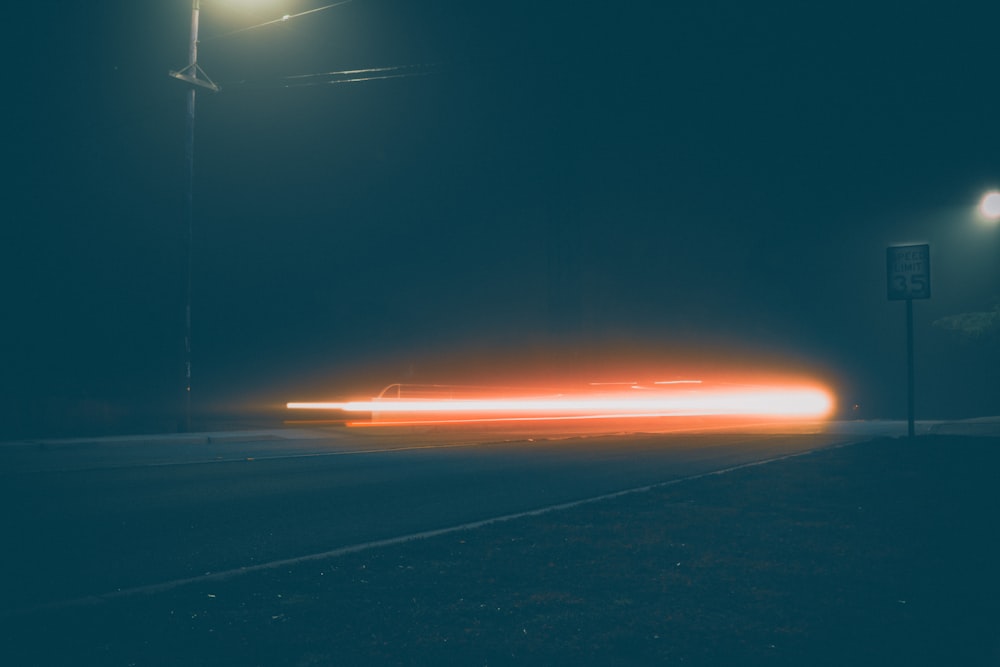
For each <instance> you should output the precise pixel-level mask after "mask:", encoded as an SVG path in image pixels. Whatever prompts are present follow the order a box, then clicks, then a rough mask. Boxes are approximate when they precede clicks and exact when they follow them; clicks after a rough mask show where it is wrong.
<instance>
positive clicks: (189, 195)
mask: <svg viewBox="0 0 1000 667" xmlns="http://www.w3.org/2000/svg"><path fill="white" fill-rule="evenodd" d="M200 4H201V0H192V3H191V41H190V43H189V45H188V64H187V67H185V68H184V69H181V70H177V71H173V70H171V71H170V72H168V73H169V75H170V76H172V77H173V78H175V79H179V80H181V81H183V82H185V83H186V84H188V90H187V122H186V124H185V130H186V133H185V141H184V163H185V167H186V170H187V178H186V187H185V192H184V209H185V211H184V218H185V221H184V222H185V233H184V246H185V254H186V255H187V267H186V283H187V284H186V287H185V295H184V296H185V299H184V300H185V303H184V386H183V390H182V391H183V394H182V399H181V400H182V403H183V416H182V423H181V430H183V431H185V432H188V431H190V430H191V299H192V292H193V290H192V282H193V268H194V253H193V250H194V117H195V101H196V96H197V92H198V89H199V88H203V89H205V90H209V91H211V92H213V93H217V92H219V87H218V86H217V85H216V84H215V83H214V82H213V81H212V80H211V79H209V78H208V75H206V74H205V72H204V71H203V70H202V69H201V67H199V66H198V18H199V14H200V10H201V8H200Z"/></svg>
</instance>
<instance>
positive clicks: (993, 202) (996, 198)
mask: <svg viewBox="0 0 1000 667" xmlns="http://www.w3.org/2000/svg"><path fill="white" fill-rule="evenodd" d="M979 212H980V213H981V214H982V216H983V217H984V218H986V219H987V220H1000V192H998V191H996V190H993V191H991V192H987V193H986V194H985V195H983V198H982V200H981V201H980V202H979Z"/></svg>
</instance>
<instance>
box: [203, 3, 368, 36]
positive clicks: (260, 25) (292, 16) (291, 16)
mask: <svg viewBox="0 0 1000 667" xmlns="http://www.w3.org/2000/svg"><path fill="white" fill-rule="evenodd" d="M349 2H354V0H341V1H340V2H334V3H333V4H329V5H326V6H324V7H317V8H316V9H307V10H306V11H304V12H299V13H298V14H285V15H284V16H282V17H281V18H276V19H273V20H271V21H264V22H263V23H258V24H256V25H251V26H247V27H246V28H239V29H238V30H233V31H230V32H224V33H222V34H220V35H212V36H211V37H207V38H205V39H202V40H200V41H202V42H209V41H214V40H217V39H222V38H224V37H232V36H233V35H239V34H241V33H244V32H249V31H251V30H257V29H258V28H264V27H266V26H269V25H275V24H276V23H287V22H288V21H291V20H292V19H297V18H299V17H301V16H305V15H307V14H315V13H316V12H322V11H326V10H327V9H333V8H334V7H340V6H341V5H346V4H347V3H349Z"/></svg>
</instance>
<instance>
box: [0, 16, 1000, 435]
mask: <svg viewBox="0 0 1000 667" xmlns="http://www.w3.org/2000/svg"><path fill="white" fill-rule="evenodd" d="M63 4H64V3H28V4H27V5H22V6H19V7H18V9H17V17H16V19H11V23H10V24H9V30H10V31H11V35H10V37H9V38H8V39H7V40H6V43H5V44H4V45H3V47H2V48H3V51H4V62H5V65H6V67H5V70H6V72H7V85H6V93H5V96H4V98H5V102H4V105H3V107H4V109H3V111H2V113H3V118H4V125H5V127H6V129H7V132H6V140H5V150H4V155H5V158H6V160H5V161H6V163H7V169H6V176H5V179H4V216H3V217H4V225H3V244H2V252H3V261H2V269H0V271H2V272H3V273H2V278H3V280H2V285H3V290H4V296H5V299H4V301H5V306H6V307H5V312H6V316H5V318H4V327H3V329H4V330H3V334H2V336H3V338H2V340H3V342H4V352H5V354H4V360H3V374H2V375H3V378H4V379H3V398H4V409H3V417H4V422H5V423H4V424H3V425H2V426H0V435H2V434H3V432H4V431H5V430H6V431H7V432H9V433H11V434H16V433H18V432H25V433H27V432H38V433H41V432H53V433H54V432H57V431H59V432H67V431H69V432H72V431H73V430H74V429H76V430H79V431H80V432H82V431H85V430H87V429H91V430H94V429H96V430H100V429H104V430H116V429H117V430H127V429H128V428H144V427H154V426H155V427H159V425H160V424H165V423H175V422H171V420H172V419H174V418H175V417H176V414H177V412H178V410H179V406H180V405H181V400H180V394H181V387H182V384H183V383H182V373H183V369H182V364H183V335H184V286H185V269H186V261H187V260H186V257H187V256H186V251H185V243H184V238H185V229H186V227H185V225H186V218H185V207H184V187H185V178H186V171H185V163H184V134H185V130H184V114H185V107H184V104H185V93H186V88H185V85H184V84H183V83H181V82H178V81H176V80H174V79H171V78H170V77H168V76H167V72H168V70H171V69H179V68H181V67H183V66H184V65H186V64H187V62H186V61H187V44H188V37H189V22H190V10H191V5H190V2H189V1H185V0H157V1H156V2H135V1H134V0H132V1H129V2H126V1H125V0H107V1H105V2H101V3H65V4H67V5H71V6H69V7H63V6H62V5H63ZM239 4H240V3H239V2H237V1H236V0H202V12H201V18H202V22H201V33H200V34H201V38H202V41H201V44H200V52H199V64H200V65H201V67H202V68H203V69H204V70H205V72H207V73H208V75H209V76H210V77H211V78H212V79H213V80H214V81H216V82H217V83H218V84H220V85H221V86H222V91H221V92H220V93H218V94H208V93H199V96H198V112H197V127H196V139H195V153H196V162H195V204H194V229H195V231H194V245H193V258H194V273H193V295H194V297H193V393H192V400H193V402H194V405H195V406H196V409H197V410H199V411H212V410H225V409H242V410H245V409H248V408H250V407H253V406H258V407H259V406H269V405H280V404H283V403H284V402H285V401H287V400H319V399H328V398H336V397H343V396H344V395H346V394H352V395H357V394H362V395H364V394H366V393H367V394H371V393H372V392H375V391H377V390H378V389H379V388H381V387H382V386H384V385H386V384H389V383H392V382H428V383H434V382H474V383H477V384H487V383H491V382H496V383H502V384H506V385H510V384H517V383H518V382H528V381H529V380H530V381H531V382H546V381H550V380H553V379H556V378H559V379H566V378H569V379H573V380H581V381H582V380H587V379H599V380H606V379H616V378H617V379H622V378H623V376H625V375H628V376H629V377H627V378H624V379H634V378H637V377H642V376H645V379H647V380H650V379H661V378H663V379H669V378H670V377H676V376H679V375H691V374H696V373H699V372H706V373H708V372H710V371H711V372H717V371H718V370H719V369H721V368H736V369H740V370H746V369H751V368H767V369H780V370H782V371H786V372H787V371H794V372H797V373H803V374H807V375H811V376H815V377H818V378H820V379H822V380H823V381H825V382H828V383H829V384H830V385H831V386H832V387H833V388H834V390H835V391H836V393H837V395H838V400H839V403H840V406H841V414H843V415H844V416H847V417H852V416H856V417H864V418H878V417H891V418H903V417H905V416H906V361H905V307H904V304H903V303H902V302H890V301H888V300H887V298H886V284H885V282H886V275H885V274H886V268H885V253H886V250H885V249H886V247H887V246H888V245H892V244H898V243H909V242H914V243H916V242H920V243H924V242H926V243H930V245H931V264H932V269H931V271H932V281H933V286H932V295H931V298H930V299H929V300H926V301H916V302H914V322H915V338H916V372H917V389H918V394H917V410H918V414H917V416H918V418H956V417H970V416H981V415H986V414H998V413H1000V382H998V378H997V369H998V368H1000V315H997V314H996V313H997V312H998V309H1000V268H998V266H1000V226H997V225H994V226H992V227H990V226H988V225H985V224H983V223H982V221H978V220H976V218H975V216H974V208H975V206H976V203H977V201H978V198H979V196H980V195H981V194H982V193H983V192H984V191H985V190H986V189H988V188H990V187H997V186H1000V134H998V130H1000V120H998V119H1000V50H998V44H1000V41H998V40H1000V34H998V32H997V26H998V25H1000V7H998V5H997V3H987V2H982V1H978V2H965V1H962V0H959V1H957V2H949V3H940V2H934V3H931V2H908V3H890V2H879V1H875V2H871V1H866V2H856V3H855V2H837V3H803V2H791V1H787V2H769V1H764V2H754V3H747V2H734V1H732V0H716V1H708V2H645V1H643V2H620V3H607V2H563V1H561V0H559V1H553V2H538V1H537V0H536V1H534V2H526V1H519V0H510V1H507V2H491V3H481V2H468V0H425V1H422V2H421V1H415V0H354V1H353V2H348V3H346V4H344V5H342V6H338V7H335V8H332V9H327V10H323V11H318V12H313V13H309V14H304V15H302V16H298V17H293V18H291V19H290V20H288V21H285V22H278V23H274V24H272V25H267V26H262V27H258V28H254V29H250V30H243V28H247V27H250V26H254V25H256V24H259V23H264V22H267V21H271V20H273V19H276V18H279V17H281V16H282V15H284V14H290V15H294V14H297V13H300V12H307V11H308V10H310V9H316V8H319V7H322V6H324V5H326V4H329V3H328V2H323V0H319V1H313V0H308V1H307V0H270V1H266V0H254V2H253V3H248V4H249V5H251V6H250V7H243V8H242V9H241V8H240V7H239ZM399 66H405V69H402V70H395V73H403V74H407V76H403V77H396V78H387V79H380V80H372V81H362V82H353V83H330V81H331V80H339V79H337V78H335V77H331V76H308V77H301V76H299V75H324V73H327V72H333V71H344V70H355V69H365V68H373V67H399ZM293 77H294V78H293ZM341 78H343V77H341ZM855 404H858V405H859V406H860V407H859V408H858V409H857V410H853V409H851V408H852V406H853V405H855ZM8 427H9V430H8Z"/></svg>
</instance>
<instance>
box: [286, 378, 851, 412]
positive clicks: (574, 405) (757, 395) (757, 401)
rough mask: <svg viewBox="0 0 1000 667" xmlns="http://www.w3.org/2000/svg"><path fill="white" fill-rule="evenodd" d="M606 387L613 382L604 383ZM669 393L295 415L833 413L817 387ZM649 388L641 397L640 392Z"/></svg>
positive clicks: (343, 404)
mask: <svg viewBox="0 0 1000 667" xmlns="http://www.w3.org/2000/svg"><path fill="white" fill-rule="evenodd" d="M602 384H603V385H607V384H612V383H602ZM656 384H657V385H661V386H662V385H668V386H669V388H660V387H641V386H639V385H635V386H632V387H631V388H630V389H624V390H616V391H613V392H609V391H607V390H606V389H602V390H598V391H596V392H595V393H587V394H565V395H553V396H534V397H532V396H492V397H483V396H478V397H475V398H448V397H445V398H435V397H430V398H424V397H417V398H404V397H400V396H396V397H385V393H386V392H383V396H381V397H379V398H371V399H363V400H350V401H330V402H326V401H321V402H291V403H288V404H287V407H288V408H289V409H292V410H337V411H343V412H345V413H355V414H357V413H367V414H370V415H371V416H372V420H373V421H384V422H386V423H399V422H400V421H403V420H405V421H407V422H412V421H430V420H434V421H439V420H444V419H457V420H462V421H496V420H501V419H502V420H505V421H507V420H542V419H594V418H606V417H614V418H631V417H635V418H639V417H642V418H648V417H691V416H755V417H771V418H810V419H822V418H826V417H828V416H829V415H830V413H831V412H832V411H833V398H832V396H831V395H830V393H829V392H828V391H826V390H825V389H823V388H819V387H815V386H736V387H731V386H718V387H706V386H703V385H702V383H701V382H700V381H697V380H684V381H670V382H663V383H656ZM637 388H638V389H645V390H644V391H640V392H637V391H635V389H637Z"/></svg>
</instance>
